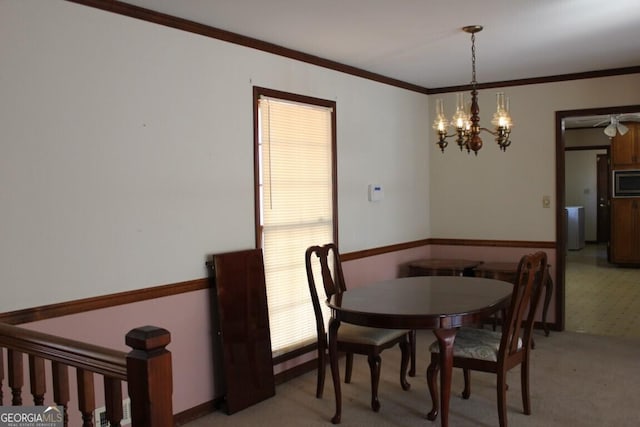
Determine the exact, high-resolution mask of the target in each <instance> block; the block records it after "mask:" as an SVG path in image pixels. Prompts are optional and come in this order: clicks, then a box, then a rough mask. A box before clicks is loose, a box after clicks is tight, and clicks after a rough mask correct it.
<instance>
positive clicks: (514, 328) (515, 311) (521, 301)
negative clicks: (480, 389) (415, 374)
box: [427, 252, 549, 427]
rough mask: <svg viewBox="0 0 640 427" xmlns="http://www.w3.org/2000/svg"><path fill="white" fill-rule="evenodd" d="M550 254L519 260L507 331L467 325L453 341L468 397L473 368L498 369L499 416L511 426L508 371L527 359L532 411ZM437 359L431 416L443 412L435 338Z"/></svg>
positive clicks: (525, 394) (430, 375) (524, 373)
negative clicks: (534, 346)
mask: <svg viewBox="0 0 640 427" xmlns="http://www.w3.org/2000/svg"><path fill="white" fill-rule="evenodd" d="M547 274H549V273H548V269H547V255H546V253H544V252H536V253H534V254H529V255H525V256H523V257H522V258H521V259H520V262H519V263H518V270H517V276H516V282H515V284H514V288H513V294H512V297H511V302H510V305H509V308H508V310H507V311H506V317H504V318H503V319H504V322H502V328H501V331H493V330H488V329H479V328H473V327H462V328H460V329H459V330H458V332H457V334H456V337H455V340H454V342H453V367H455V368H462V370H463V374H464V391H463V392H462V397H463V398H464V399H468V398H469V396H470V395H471V384H470V383H471V378H470V371H472V370H474V371H481V372H489V373H494V374H497V399H498V418H499V422H500V427H507V407H506V391H507V382H506V380H507V372H508V371H509V370H510V369H512V368H513V367H515V366H518V365H521V368H520V381H521V387H522V405H523V407H524V413H525V414H527V415H530V414H531V403H530V397H529V352H530V350H531V335H532V330H533V323H534V318H535V315H536V308H537V306H538V301H539V299H540V295H541V290H542V287H543V286H542V284H543V281H544V280H546V277H545V276H546V275H547ZM429 351H430V352H431V363H430V364H429V367H428V368H427V383H428V385H429V393H430V395H431V401H432V403H433V408H432V410H431V412H429V415H428V418H429V419H430V420H434V419H435V417H436V416H437V414H438V407H439V401H438V389H437V388H438V385H437V382H436V379H437V373H438V371H439V369H440V366H439V359H440V358H439V355H438V353H439V346H438V343H437V342H434V343H433V344H431V346H430V347H429Z"/></svg>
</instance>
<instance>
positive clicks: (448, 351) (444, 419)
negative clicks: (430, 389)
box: [433, 328, 457, 427]
mask: <svg viewBox="0 0 640 427" xmlns="http://www.w3.org/2000/svg"><path fill="white" fill-rule="evenodd" d="M456 332H457V330H456V329H455V328H451V329H435V330H434V331H433V333H434V334H435V336H436V338H437V339H438V345H439V346H440V423H441V424H440V425H441V426H442V427H448V426H449V398H450V397H451V371H453V342H454V340H455V338H456Z"/></svg>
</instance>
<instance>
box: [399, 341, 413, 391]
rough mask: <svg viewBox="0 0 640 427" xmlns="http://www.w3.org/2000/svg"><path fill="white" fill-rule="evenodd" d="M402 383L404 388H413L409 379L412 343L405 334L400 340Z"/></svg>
mask: <svg viewBox="0 0 640 427" xmlns="http://www.w3.org/2000/svg"><path fill="white" fill-rule="evenodd" d="M400 352H401V359H400V385H401V386H402V389H403V390H409V389H410V388H411V384H409V382H408V381H407V367H408V366H409V358H410V353H411V344H409V341H407V337H406V336H405V337H404V339H403V340H402V341H400Z"/></svg>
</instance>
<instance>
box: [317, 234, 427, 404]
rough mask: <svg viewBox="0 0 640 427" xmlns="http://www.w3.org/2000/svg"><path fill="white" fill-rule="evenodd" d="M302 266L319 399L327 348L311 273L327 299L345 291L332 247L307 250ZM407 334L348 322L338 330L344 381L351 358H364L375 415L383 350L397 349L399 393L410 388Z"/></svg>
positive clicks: (406, 332) (402, 331)
mask: <svg viewBox="0 0 640 427" xmlns="http://www.w3.org/2000/svg"><path fill="white" fill-rule="evenodd" d="M314 256H315V257H317V258H318V261H319V263H320V269H319V271H318V269H317V267H316V269H315V270H314V268H313V265H314V264H316V265H317V262H315V263H314V260H313V257H314ZM305 265H306V269H307V281H308V284H309V292H310V293H311V301H312V303H313V310H314V312H315V317H316V329H317V333H318V380H317V388H316V397H317V398H321V397H322V392H323V389H324V379H325V371H326V364H327V352H328V348H329V346H328V337H327V332H326V327H325V320H324V316H323V313H322V308H321V306H320V299H319V298H318V291H317V288H316V281H315V278H316V276H315V275H314V272H315V273H316V274H317V273H319V274H320V275H321V276H320V277H321V280H322V284H323V287H324V292H325V296H326V298H327V299H329V298H331V296H333V295H335V294H340V293H342V292H345V291H346V286H345V281H344V275H343V273H342V265H341V262H340V254H339V252H338V248H337V247H336V245H335V244H333V243H328V244H325V245H323V246H311V247H309V248H308V249H307V250H306V252H305ZM410 334H411V331H407V330H401V329H383V328H370V327H366V326H359V325H354V324H349V323H342V324H341V325H340V327H339V328H338V336H337V344H338V351H339V352H344V353H345V354H346V368H345V377H344V382H345V383H350V382H351V373H352V370H353V355H354V354H362V355H366V356H367V361H368V363H369V370H370V371H371V408H372V409H373V410H374V411H375V412H378V410H379V409H380V401H379V400H378V384H379V382H380V367H381V364H382V359H381V357H380V353H381V352H382V351H383V350H384V349H387V348H390V347H393V346H395V345H396V344H398V345H399V346H400V351H401V362H400V385H401V386H402V389H403V390H409V388H410V384H409V383H408V382H407V367H408V365H409V359H410V356H411V355H410V353H411V346H410V344H409V339H410V337H409V335H410ZM412 343H415V340H412Z"/></svg>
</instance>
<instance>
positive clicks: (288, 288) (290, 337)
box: [254, 88, 337, 356]
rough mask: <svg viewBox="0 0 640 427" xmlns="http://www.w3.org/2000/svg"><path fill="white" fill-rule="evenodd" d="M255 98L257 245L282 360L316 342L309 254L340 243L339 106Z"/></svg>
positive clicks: (274, 94) (259, 92) (274, 95)
mask: <svg viewBox="0 0 640 427" xmlns="http://www.w3.org/2000/svg"><path fill="white" fill-rule="evenodd" d="M254 98H255V108H256V110H255V121H256V123H255V175H256V176H255V183H256V189H255V191H256V245H257V247H261V248H262V249H263V256H264V265H265V279H266V283H267V300H268V305H269V326H270V328H271V345H272V350H273V353H274V356H278V355H281V354H283V353H286V352H288V351H290V350H293V349H295V348H299V347H302V346H304V345H306V344H309V343H312V342H315V340H316V327H315V316H314V313H313V308H312V306H311V299H310V297H309V288H308V285H307V276H306V270H305V265H304V252H305V250H306V249H307V247H309V246H312V245H317V244H324V243H328V242H336V241H337V233H336V230H337V227H336V220H335V212H336V203H335V197H336V182H335V103H334V102H332V101H324V100H318V99H315V98H308V97H303V96H299V95H293V94H288V93H283V92H279V91H273V90H269V89H263V88H254ZM318 283H321V281H318ZM323 293H324V290H323V289H320V290H319V295H322V294H323Z"/></svg>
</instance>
